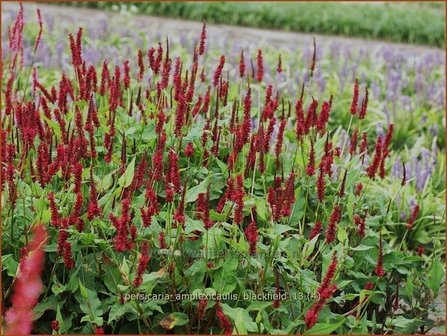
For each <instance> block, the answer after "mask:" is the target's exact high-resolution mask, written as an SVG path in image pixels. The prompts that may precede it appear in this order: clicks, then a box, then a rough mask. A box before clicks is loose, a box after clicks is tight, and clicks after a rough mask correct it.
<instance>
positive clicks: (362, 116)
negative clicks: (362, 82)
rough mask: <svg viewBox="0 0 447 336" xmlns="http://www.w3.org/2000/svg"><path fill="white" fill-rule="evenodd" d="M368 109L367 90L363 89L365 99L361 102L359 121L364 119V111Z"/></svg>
mask: <svg viewBox="0 0 447 336" xmlns="http://www.w3.org/2000/svg"><path fill="white" fill-rule="evenodd" d="M367 108H368V88H366V87H365V97H364V98H363V100H362V106H361V107H360V113H359V119H360V120H361V119H365V116H366V110H367Z"/></svg>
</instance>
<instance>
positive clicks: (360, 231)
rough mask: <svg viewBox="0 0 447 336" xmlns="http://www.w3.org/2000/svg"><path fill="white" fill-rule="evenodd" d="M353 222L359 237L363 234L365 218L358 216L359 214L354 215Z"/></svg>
mask: <svg viewBox="0 0 447 336" xmlns="http://www.w3.org/2000/svg"><path fill="white" fill-rule="evenodd" d="M354 224H355V225H356V226H357V233H358V235H359V236H360V237H364V236H365V218H362V217H360V216H359V215H357V214H355V215H354Z"/></svg>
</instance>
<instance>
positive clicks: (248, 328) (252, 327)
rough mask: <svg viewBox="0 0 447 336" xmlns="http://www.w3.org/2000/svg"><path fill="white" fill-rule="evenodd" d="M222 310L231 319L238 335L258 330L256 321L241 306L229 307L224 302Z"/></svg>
mask: <svg viewBox="0 0 447 336" xmlns="http://www.w3.org/2000/svg"><path fill="white" fill-rule="evenodd" d="M222 310H223V312H224V313H225V314H226V315H228V316H229V317H230V318H231V319H232V320H233V322H234V328H235V329H236V331H237V334H238V335H247V334H248V332H257V331H258V327H257V325H256V323H255V322H254V321H253V320H252V318H251V317H250V314H248V311H247V310H245V309H243V308H231V307H230V306H229V305H227V304H225V303H224V304H222Z"/></svg>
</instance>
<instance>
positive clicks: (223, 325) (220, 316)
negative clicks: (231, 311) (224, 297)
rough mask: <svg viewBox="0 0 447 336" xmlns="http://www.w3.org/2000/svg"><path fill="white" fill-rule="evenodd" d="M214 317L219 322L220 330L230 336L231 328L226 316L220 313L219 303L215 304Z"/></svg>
mask: <svg viewBox="0 0 447 336" xmlns="http://www.w3.org/2000/svg"><path fill="white" fill-rule="evenodd" d="M216 316H217V319H218V320H219V325H220V328H221V329H223V332H224V334H225V335H231V333H232V330H233V327H232V325H231V322H230V319H229V318H228V316H227V315H225V313H224V312H223V311H222V307H221V305H220V303H219V302H216Z"/></svg>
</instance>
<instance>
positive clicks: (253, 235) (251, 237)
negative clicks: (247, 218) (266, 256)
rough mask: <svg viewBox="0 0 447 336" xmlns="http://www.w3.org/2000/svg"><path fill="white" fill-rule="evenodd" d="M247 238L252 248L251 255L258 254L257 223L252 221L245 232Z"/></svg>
mask: <svg viewBox="0 0 447 336" xmlns="http://www.w3.org/2000/svg"><path fill="white" fill-rule="evenodd" d="M244 233H245V237H247V241H248V244H249V246H250V254H252V255H253V254H255V253H256V243H257V242H258V239H259V237H258V228H257V226H256V222H255V221H254V220H252V221H251V222H250V224H248V226H247V227H246V228H245V230H244Z"/></svg>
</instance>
